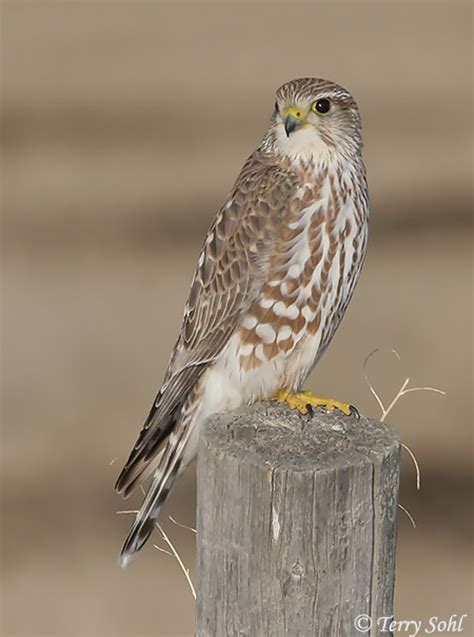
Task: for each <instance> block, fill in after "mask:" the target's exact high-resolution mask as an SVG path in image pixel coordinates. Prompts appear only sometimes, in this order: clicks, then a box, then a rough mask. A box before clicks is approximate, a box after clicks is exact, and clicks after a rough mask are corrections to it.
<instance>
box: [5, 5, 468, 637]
mask: <svg viewBox="0 0 474 637" xmlns="http://www.w3.org/2000/svg"><path fill="white" fill-rule="evenodd" d="M2 18H3V19H2V29H3V32H2V78H1V79H2V90H3V93H2V116H3V157H4V164H3V168H4V172H3V203H4V206H3V214H4V233H3V238H4V251H3V255H4V263H3V265H4V268H3V275H4V280H3V293H4V294H3V301H2V310H3V323H2V325H3V339H2V340H3V352H2V357H3V364H4V368H3V377H2V381H3V383H2V384H3V417H2V418H3V422H2V425H3V427H2V431H3V441H2V452H3V463H2V469H3V478H2V488H3V492H2V505H3V510H2V523H3V536H2V538H3V543H2V549H3V553H2V562H3V566H2V575H3V587H2V618H1V621H2V623H1V628H2V631H3V633H2V634H3V635H40V634H41V635H160V636H163V635H165V634H173V635H178V634H186V635H190V634H191V633H192V623H193V602H192V599H191V596H190V594H189V592H188V590H187V589H186V585H185V582H184V580H183V577H182V574H181V573H180V572H179V570H178V568H177V565H176V564H175V563H174V562H173V561H172V560H171V558H169V557H167V556H166V555H162V554H159V553H158V552H156V551H154V550H153V548H152V547H151V546H149V547H147V549H146V551H145V552H144V553H143V554H142V555H141V556H140V558H139V559H138V560H137V561H136V562H135V563H134V564H133V565H132V567H131V568H130V569H128V570H127V571H126V572H121V571H120V570H119V569H118V568H117V567H116V564H115V559H116V555H117V551H118V549H119V546H120V543H121V540H122V538H123V536H124V534H125V532H126V529H127V527H128V522H129V521H130V520H129V519H125V518H124V516H122V517H118V516H116V515H115V511H116V510H118V509H121V508H123V507H124V506H125V507H126V508H128V507H133V506H134V504H136V500H135V501H134V502H131V503H129V502H127V503H126V504H125V505H124V504H123V503H122V501H121V500H120V498H118V497H116V496H115V495H114V494H113V491H112V487H113V482H114V479H115V477H116V475H117V472H118V470H119V463H120V462H122V461H123V460H124V456H125V455H126V454H127V453H128V451H129V447H130V445H131V444H132V442H133V441H134V439H135V436H136V434H137V432H138V429H139V427H140V426H141V423H142V420H143V418H144V416H145V414H146V411H147V408H148V406H149V404H150V402H151V400H152V398H153V396H154V392H155V391H156V389H157V387H158V385H159V382H160V380H161V377H162V375H163V373H164V370H165V367H166V363H167V359H168V355H169V351H170V348H171V346H172V344H173V341H174V338H175V336H176V333H177V330H178V327H179V322H180V318H181V312H182V306H183V303H184V300H185V297H186V294H187V289H188V285H189V281H190V278H191V274H192V270H193V267H194V262H195V259H196V255H197V253H198V251H199V246H200V243H201V240H202V237H203V235H204V233H205V231H206V228H207V226H208V225H209V223H210V221H211V219H212V217H213V215H214V213H215V211H216V209H217V207H218V205H219V203H220V202H221V201H222V199H223V198H224V196H225V195H226V193H227V191H228V189H229V187H230V185H231V183H232V181H233V179H234V178H235V176H236V174H237V172H238V170H239V168H240V166H241V164H242V162H243V161H244V159H245V157H246V156H247V155H248V154H249V153H250V152H251V151H252V149H253V148H254V147H255V145H256V144H257V142H258V140H259V139H260V137H261V136H262V134H263V132H264V130H265V127H266V125H267V122H268V118H269V116H270V112H271V110H272V106H273V101H274V98H273V94H274V90H275V89H276V87H277V86H278V85H279V84H281V83H282V82H284V81H286V80H288V79H290V78H292V77H297V76H303V75H319V76H321V77H327V78H330V79H334V80H336V81H338V82H339V83H341V84H343V85H345V86H347V87H348V88H350V89H351V90H352V91H353V93H354V95H355V96H356V98H357V100H358V102H359V104H360V108H361V111H362V114H363V121H364V131H365V142H366V150H365V155H366V160H367V166H368V171H369V178H370V187H371V197H372V204H373V220H372V235H371V243H370V252H369V256H368V259H367V262H366V267H365V270H364V274H363V278H362V281H361V283H360V287H359V288H358V292H357V294H356V297H355V299H354V302H353V303H352V306H351V308H350V311H349V312H348V316H347V318H346V320H345V322H344V324H343V326H342V327H341V329H340V331H339V334H338V336H337V338H336V339H335V341H334V343H333V345H332V347H331V348H330V350H329V352H328V353H327V355H326V356H325V358H324V360H323V361H322V362H321V364H320V365H319V366H318V368H317V370H316V371H315V373H314V374H313V376H312V377H311V378H310V380H309V382H308V386H309V387H311V388H313V389H316V388H317V389H318V390H319V391H320V392H321V393H329V394H331V395H337V396H338V397H341V398H343V399H347V400H349V401H351V402H354V403H356V404H357V405H358V406H359V408H360V409H361V410H363V411H364V412H366V413H368V414H370V415H373V416H377V415H378V414H379V412H378V408H377V405H376V403H375V402H374V400H373V398H372V397H371V395H370V393H369V391H368V388H367V386H366V385H365V383H364V380H363V373H362V365H363V361H364V358H365V357H366V355H367V354H368V353H369V352H370V351H371V350H372V349H373V348H375V347H387V348H392V347H393V348H396V349H397V350H398V351H399V352H400V354H401V356H402V362H401V364H398V363H397V361H396V360H395V359H394V358H393V357H392V356H391V355H390V354H389V353H387V352H385V353H380V354H379V355H378V357H377V358H375V359H373V361H372V362H371V364H370V371H371V375H372V378H373V382H374V384H375V385H376V387H377V389H378V390H379V391H380V392H381V394H382V395H383V396H384V397H385V398H387V399H388V398H391V397H392V396H393V394H394V392H396V390H397V388H398V386H399V385H400V384H401V382H402V381H403V379H404V377H405V376H406V375H409V376H410V378H411V379H412V382H413V384H428V385H434V386H436V387H440V388H442V389H444V390H446V392H447V396H446V397H445V398H443V397H441V396H438V395H434V394H432V395H431V394H411V395H409V396H407V397H405V398H404V399H403V400H402V401H401V402H400V403H399V404H398V405H397V407H396V408H395V410H394V411H393V413H392V414H391V416H390V418H389V420H390V422H391V423H392V424H393V425H394V426H395V427H396V428H397V429H398V431H399V432H400V434H401V436H402V439H403V440H404V442H406V443H407V444H409V445H410V446H411V447H412V449H413V450H414V451H415V453H416V454H417V457H418V460H419V462H420V465H421V468H422V474H423V475H422V490H421V492H420V493H417V492H416V489H415V479H414V475H415V474H414V469H413V466H412V465H411V464H410V462H409V460H408V459H407V458H405V459H404V464H403V485H402V494H401V501H402V503H403V504H404V505H405V506H406V507H408V508H409V509H410V511H411V513H412V514H413V516H414V517H415V518H416V521H417V524H418V528H417V529H416V530H413V529H412V528H411V526H410V523H409V521H408V520H407V518H406V517H405V516H404V515H401V516H400V521H399V543H398V554H397V559H398V564H397V566H398V570H397V592H396V614H397V617H398V618H399V619H422V620H426V619H427V618H428V617H431V616H438V617H440V618H447V617H449V616H450V615H451V614H453V613H458V614H462V613H470V614H472V607H471V602H470V594H471V592H472V589H471V585H472V579H471V577H472V570H471V565H470V564H471V559H472V552H471V540H472V528H471V525H470V522H471V502H472V501H471V499H470V498H471V493H470V480H471V477H472V439H471V425H472V401H471V388H472V380H473V379H472V358H471V356H472V350H471V347H472V332H471V330H472V323H471V319H472V316H471V312H472V305H471V300H472V299H471V293H472V291H471V251H472V243H471V236H470V235H471V225H470V214H471V210H470V206H471V191H470V174H471V168H472V166H471V151H472V140H471V127H470V111H471V107H472V103H471V88H472V85H471V71H472V69H471V65H470V53H471V45H472V31H471V29H472V27H471V24H472V23H471V18H472V16H471V10H470V7H469V5H468V4H461V3H457V2H454V1H452V2H446V3H444V4H443V3H439V4H434V3H431V4H430V3H426V2H425V3H415V2H412V3H408V4H401V3H400V4H388V3H384V2H382V3H377V4H376V3H373V4H361V3H350V4H339V3H332V4H330V5H329V4H327V5H316V4H314V3H313V4H300V5H298V4H296V3H293V2H291V3H290V2H287V3H285V4H279V5H277V4H268V3H262V4H255V3H253V4H241V5H239V6H237V5H230V4H228V5H222V4H221V5H217V4H193V5H184V4H178V3H175V4H174V5H173V6H171V5H165V4H160V3H158V2H148V3H145V2H142V3H140V2H131V1H130V2H127V3H125V2H124V3H115V2H106V1H104V2H82V3H79V2H75V3H72V2H67V1H63V2H51V3H45V2H41V1H40V0H37V1H35V2H20V1H18V2H10V3H6V2H3V3H2ZM117 457H118V458H119V460H117V462H116V464H114V465H112V466H110V462H111V461H112V460H113V459H114V458H117ZM194 497H195V493H194V475H193V471H189V472H188V474H187V475H186V477H185V478H184V479H183V480H182V482H181V483H180V485H179V487H178V489H177V490H176V492H175V493H174V495H173V497H172V500H171V502H170V504H169V507H168V512H170V513H172V514H173V515H174V516H175V517H176V518H178V520H180V521H181V522H184V523H188V524H193V522H194V508H193V507H194ZM166 528H168V529H169V531H170V533H171V535H172V537H173V539H174V540H175V543H176V545H177V547H178V548H179V550H180V552H181V554H182V556H183V558H184V560H185V562H186V563H187V564H188V565H190V566H191V570H192V566H193V559H194V547H193V536H192V535H191V534H190V532H189V531H185V530H182V529H179V528H175V527H173V526H172V525H171V523H167V524H166ZM472 631H473V629H472V623H471V619H469V620H468V623H467V624H466V629H465V632H464V634H465V635H466V636H467V635H472V634H474V633H473V632H472ZM400 634H402V633H400ZM403 634H406V633H403Z"/></svg>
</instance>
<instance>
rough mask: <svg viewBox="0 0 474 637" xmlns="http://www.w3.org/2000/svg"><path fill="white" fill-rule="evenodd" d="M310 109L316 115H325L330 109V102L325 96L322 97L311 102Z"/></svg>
mask: <svg viewBox="0 0 474 637" xmlns="http://www.w3.org/2000/svg"><path fill="white" fill-rule="evenodd" d="M311 110H312V111H313V112H314V113H317V114H318V115H326V114H327V113H329V111H330V110H331V102H330V101H329V100H328V99H327V97H322V98H321V99H320V100H317V101H316V102H313V104H312V105H311Z"/></svg>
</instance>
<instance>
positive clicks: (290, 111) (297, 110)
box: [283, 106, 306, 120]
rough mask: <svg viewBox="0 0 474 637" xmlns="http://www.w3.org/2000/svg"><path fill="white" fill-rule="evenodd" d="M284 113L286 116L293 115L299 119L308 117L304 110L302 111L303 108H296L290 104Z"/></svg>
mask: <svg viewBox="0 0 474 637" xmlns="http://www.w3.org/2000/svg"><path fill="white" fill-rule="evenodd" d="M283 115H284V117H288V115H291V117H294V118H295V119H299V120H301V119H303V120H304V119H306V115H305V113H304V111H302V110H301V108H296V107H295V106H288V108H285V110H284V111H283Z"/></svg>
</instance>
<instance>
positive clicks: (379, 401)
mask: <svg viewBox="0 0 474 637" xmlns="http://www.w3.org/2000/svg"><path fill="white" fill-rule="evenodd" d="M380 351H381V348H379V347H377V348H376V349H374V350H372V351H371V352H370V354H368V355H367V357H366V359H365V361H364V365H363V370H364V379H365V382H366V383H367V386H368V387H369V389H370V392H371V394H372V395H373V396H374V398H375V400H376V401H377V404H378V406H379V407H380V411H381V412H382V413H381V416H380V421H381V422H385V419H386V418H387V416H388V415H389V414H390V412H391V411H392V409H393V408H394V407H395V405H396V404H397V402H398V401H399V400H400V399H401V398H402V397H403V396H406V394H410V393H413V392H418V391H431V392H435V393H437V394H441V395H442V396H445V395H446V392H444V391H443V390H442V389H438V388H437V387H429V386H422V387H408V385H409V383H410V378H409V377H408V376H407V377H406V378H405V380H404V381H403V383H402V384H401V387H400V389H399V390H398V392H397V394H396V395H395V397H394V398H393V400H392V401H391V402H390V404H389V405H388V407H386V406H385V403H384V402H383V400H382V399H381V397H380V395H379V393H378V392H377V390H376V389H375V387H374V386H373V385H372V383H371V381H370V379H369V375H368V373H367V365H368V363H369V361H370V359H371V358H372V357H373V356H374V354H376V353H377V352H380ZM388 351H389V352H391V353H392V354H394V356H395V357H396V358H397V360H398V361H401V357H400V354H399V353H398V352H397V350H395V349H389V350H388ZM401 446H402V448H403V449H405V451H407V452H408V454H409V456H410V458H411V459H412V461H413V464H414V465H415V470H416V488H417V490H418V491H419V490H420V489H421V471H420V465H419V464H418V461H417V459H416V456H415V454H414V453H413V451H412V450H411V449H410V447H408V445H405V444H404V443H403V442H402V443H401ZM399 506H400V508H402V509H403V507H402V506H401V505H399ZM403 510H404V511H405V513H407V515H409V517H410V519H411V520H412V523H413V526H414V527H415V528H416V525H415V522H414V520H413V518H412V516H411V515H410V514H409V513H408V511H406V509H403Z"/></svg>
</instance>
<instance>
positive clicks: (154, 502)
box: [118, 453, 181, 568]
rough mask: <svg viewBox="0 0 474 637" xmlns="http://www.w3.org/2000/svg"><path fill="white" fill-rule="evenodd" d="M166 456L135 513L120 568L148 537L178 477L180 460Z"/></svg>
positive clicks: (123, 547) (124, 545)
mask: <svg viewBox="0 0 474 637" xmlns="http://www.w3.org/2000/svg"><path fill="white" fill-rule="evenodd" d="M167 456H168V454H166V453H165V455H164V457H163V461H164V462H163V465H164V466H163V469H162V471H160V470H158V471H157V473H156V474H155V478H154V479H153V482H152V485H151V487H150V489H149V491H148V493H147V495H146V498H145V500H144V502H143V504H142V507H141V509H140V511H139V512H138V513H137V517H136V518H135V522H134V523H133V526H132V528H131V529H130V531H129V533H128V535H127V537H126V539H125V542H124V543H123V546H122V549H121V551H120V555H119V559H118V563H119V566H121V567H122V568H126V567H127V566H128V565H129V564H130V562H131V561H132V559H133V558H134V557H135V555H136V554H137V553H138V551H139V550H140V549H141V548H142V546H143V545H144V544H145V542H146V541H147V540H148V538H149V537H150V535H151V532H152V531H153V527H154V526H155V522H156V521H157V520H158V517H159V515H160V509H161V507H162V506H163V504H164V502H165V500H166V498H167V497H168V495H169V493H170V491H171V489H172V488H173V486H174V483H175V482H176V480H177V478H178V477H179V475H180V471H179V468H180V465H181V462H180V460H179V459H178V458H176V455H175V454H173V453H171V454H170V456H168V457H167ZM166 460H168V462H166ZM165 463H166V464H165Z"/></svg>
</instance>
